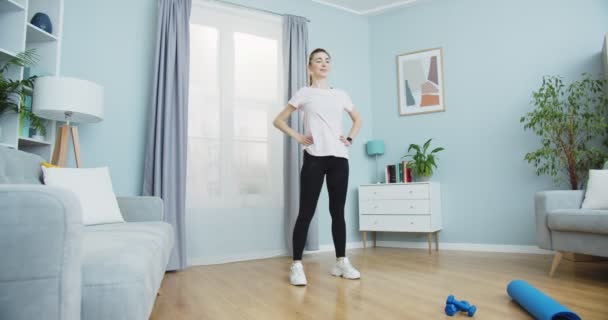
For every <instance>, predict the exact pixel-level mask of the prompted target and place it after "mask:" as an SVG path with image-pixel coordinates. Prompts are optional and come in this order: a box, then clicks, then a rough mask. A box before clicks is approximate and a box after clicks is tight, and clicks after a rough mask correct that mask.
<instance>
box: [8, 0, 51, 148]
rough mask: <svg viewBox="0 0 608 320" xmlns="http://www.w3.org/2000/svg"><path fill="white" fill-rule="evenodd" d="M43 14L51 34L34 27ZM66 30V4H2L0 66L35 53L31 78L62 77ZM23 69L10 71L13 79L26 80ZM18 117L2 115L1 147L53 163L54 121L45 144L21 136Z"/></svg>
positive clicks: (47, 0) (26, 0)
mask: <svg viewBox="0 0 608 320" xmlns="http://www.w3.org/2000/svg"><path fill="white" fill-rule="evenodd" d="M38 12H42V13H45V14H46V15H48V16H49V18H50V19H51V24H52V26H53V32H52V34H49V33H47V32H46V31H44V30H42V29H40V28H38V27H36V26H34V25H32V24H31V23H30V21H31V19H32V17H33V16H34V15H35V14H36V13H38ZM62 29H63V0H0V65H3V64H4V63H5V62H6V61H7V60H8V59H10V58H12V57H14V56H15V55H16V54H18V53H19V52H23V51H25V50H28V49H35V50H36V54H37V55H38V57H39V59H38V65H36V66H34V67H32V68H31V69H30V76H31V75H38V76H49V75H59V67H60V65H59V64H60V60H61V34H62ZM23 69H24V68H12V69H11V70H9V71H8V74H7V75H8V77H9V78H11V79H23V78H24V76H25V74H24V70H23ZM21 131H23V130H21V128H20V119H19V115H17V114H13V113H5V114H3V115H0V146H2V147H9V148H15V149H20V150H23V151H26V152H31V153H35V154H38V155H40V156H41V157H42V158H44V159H46V160H50V159H51V155H52V153H53V145H54V141H55V134H56V123H55V121H46V135H45V137H44V139H43V140H35V139H32V138H30V137H29V136H28V135H27V134H26V133H25V132H21Z"/></svg>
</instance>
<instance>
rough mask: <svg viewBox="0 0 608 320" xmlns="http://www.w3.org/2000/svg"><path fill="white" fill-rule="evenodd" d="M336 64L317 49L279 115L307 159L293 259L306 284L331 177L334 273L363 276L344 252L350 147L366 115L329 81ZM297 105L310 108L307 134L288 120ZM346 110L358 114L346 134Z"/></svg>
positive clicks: (294, 277) (293, 276) (298, 280)
mask: <svg viewBox="0 0 608 320" xmlns="http://www.w3.org/2000/svg"><path fill="white" fill-rule="evenodd" d="M330 66H331V57H330V55H329V53H327V51H325V50H324V49H315V50H314V51H313V52H312V53H311V54H310V56H309V58H308V73H309V83H308V86H306V87H303V88H301V89H300V90H298V92H296V94H295V95H294V96H293V97H292V98H291V99H290V100H289V103H288V105H287V107H285V109H283V111H281V113H279V115H277V117H276V118H275V119H274V121H273V124H274V126H275V127H277V128H278V129H280V130H281V131H283V132H284V133H285V134H287V135H289V136H290V137H292V138H294V139H295V140H296V141H298V142H299V143H300V144H301V145H302V150H303V153H304V164H303V165H302V171H301V172H300V209H299V213H298V219H297V220H296V224H295V227H294V230H293V263H292V265H291V272H290V282H291V284H292V285H300V286H303V285H306V275H305V274H304V267H303V266H302V253H303V251H304V245H305V244H306V236H307V234H308V227H309V225H310V221H311V220H312V217H313V215H314V213H315V209H316V207H317V200H318V199H319V193H320V192H321V187H322V186H323V179H324V178H325V177H327V191H328V193H329V212H330V214H331V219H332V225H331V233H332V236H333V240H334V247H335V249H336V258H337V261H336V265H335V266H334V267H333V268H332V270H331V274H332V275H334V276H341V277H343V278H346V279H359V278H360V276H361V275H360V273H359V271H357V269H355V268H354V267H353V266H352V264H350V262H349V261H348V258H346V257H345V252H344V251H345V249H346V224H345V222H344V203H345V202H346V192H347V189H348V147H349V146H350V145H351V143H352V142H353V139H354V138H355V137H356V136H357V133H358V132H359V129H360V127H361V118H360V117H359V113H358V112H357V111H356V110H355V107H354V106H353V103H352V101H351V99H350V97H349V96H348V94H347V93H346V92H344V91H342V90H338V89H334V88H332V87H330V86H329V84H328V81H327V76H328V74H329V71H330ZM297 109H300V110H301V111H302V112H303V114H304V131H305V132H304V135H301V134H300V133H298V132H296V131H294V130H293V129H291V128H290V127H289V126H288V125H287V119H288V118H289V116H290V115H291V113H293V112H294V111H296V110H297ZM343 111H346V112H348V114H349V115H350V118H351V119H352V120H353V126H352V128H351V129H350V132H349V133H348V135H347V136H346V137H344V136H343V135H342V115H343V114H342V112H343Z"/></svg>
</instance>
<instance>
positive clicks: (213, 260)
mask: <svg viewBox="0 0 608 320" xmlns="http://www.w3.org/2000/svg"><path fill="white" fill-rule="evenodd" d="M367 244H368V247H371V246H372V245H373V242H372V241H368V243H367ZM376 245H377V246H378V247H385V248H404V249H424V250H428V243H427V242H404V241H377V242H376ZM361 248H363V242H361V241H359V242H348V243H346V250H351V249H361ZM434 248H435V244H434V243H433V249H434ZM439 250H451V251H478V252H501V253H529V254H546V255H552V254H553V253H554V252H553V251H550V250H544V249H540V248H538V247H537V246H522V245H510V244H480V243H455V242H439ZM330 251H334V245H333V244H324V245H320V246H319V250H314V251H308V250H305V251H304V255H305V256H306V255H312V254H316V253H323V252H330ZM287 255H288V252H287V250H268V251H258V252H251V253H247V254H233V255H221V256H211V257H196V258H188V265H189V266H205V265H214V264H224V263H231V262H240V261H248V260H259V259H269V258H276V257H285V256H287Z"/></svg>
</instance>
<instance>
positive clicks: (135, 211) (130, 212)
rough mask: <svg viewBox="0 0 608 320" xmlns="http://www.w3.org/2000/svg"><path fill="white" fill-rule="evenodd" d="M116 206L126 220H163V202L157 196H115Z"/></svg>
mask: <svg viewBox="0 0 608 320" xmlns="http://www.w3.org/2000/svg"><path fill="white" fill-rule="evenodd" d="M116 199H117V200H118V206H119V207H120V212H121V213H122V216H123V218H124V219H125V221H127V222H141V221H163V219H164V203H163V200H162V199H161V198H159V197H117V198H116Z"/></svg>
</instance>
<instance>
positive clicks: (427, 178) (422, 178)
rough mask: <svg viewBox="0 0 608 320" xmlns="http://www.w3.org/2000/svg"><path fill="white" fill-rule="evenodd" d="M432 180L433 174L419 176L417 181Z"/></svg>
mask: <svg viewBox="0 0 608 320" xmlns="http://www.w3.org/2000/svg"><path fill="white" fill-rule="evenodd" d="M429 180H431V176H417V177H416V182H429Z"/></svg>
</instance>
